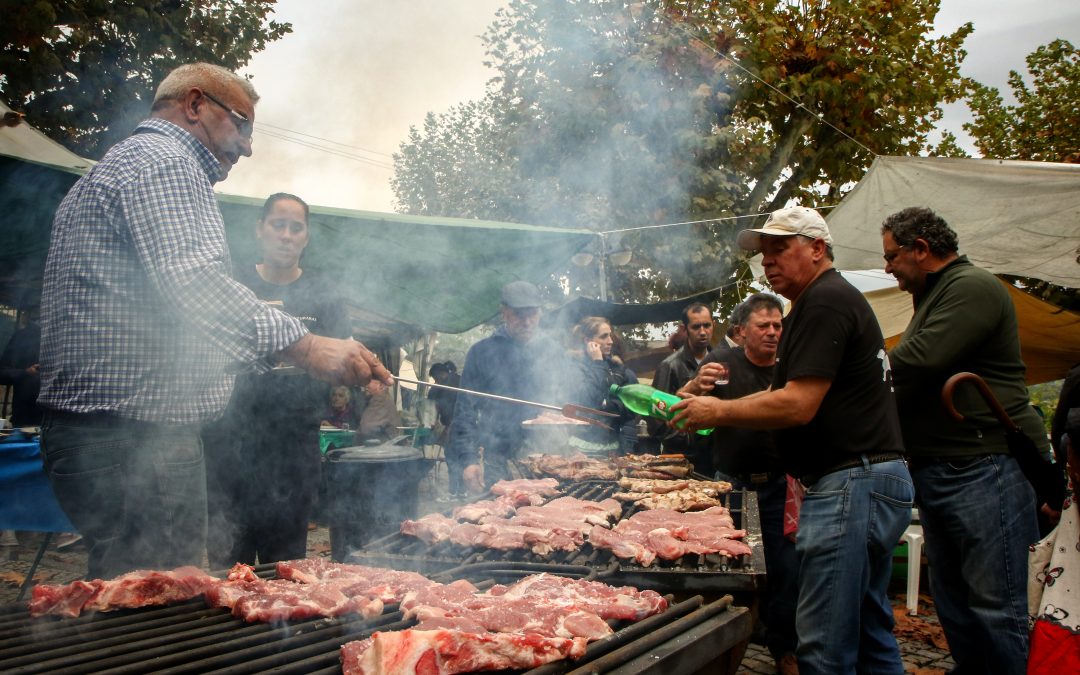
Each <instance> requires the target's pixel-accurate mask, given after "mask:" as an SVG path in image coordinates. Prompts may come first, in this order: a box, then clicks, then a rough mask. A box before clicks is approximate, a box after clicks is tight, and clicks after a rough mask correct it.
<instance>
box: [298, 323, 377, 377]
mask: <svg viewBox="0 0 1080 675" xmlns="http://www.w3.org/2000/svg"><path fill="white" fill-rule="evenodd" d="M281 354H282V356H284V357H285V358H286V359H288V360H290V361H292V362H293V363H295V364H296V365H298V366H300V367H301V368H303V369H304V370H306V371H308V373H310V374H311V376H312V377H316V378H318V379H320V380H325V381H327V382H330V383H331V384H344V385H346V386H350V387H360V386H364V385H366V384H367V383H368V382H370V381H371V380H372V379H375V380H378V381H380V382H382V383H384V384H386V385H391V384H393V382H394V381H393V379H392V378H391V377H390V371H388V370H387V369H386V367H385V366H383V364H382V363H381V362H380V361H379V359H378V357H377V356H375V354H374V353H373V352H372V351H371V350H369V349H368V348H367V347H365V346H364V345H362V344H361V343H359V342H357V341H355V340H338V339H336V338H329V337H323V336H321V335H314V334H312V333H308V334H307V335H305V336H304V337H302V338H300V339H299V340H297V341H296V342H294V343H292V344H291V345H289V346H288V347H286V348H285V349H283V350H282V351H281Z"/></svg>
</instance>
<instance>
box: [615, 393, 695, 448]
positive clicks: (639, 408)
mask: <svg viewBox="0 0 1080 675" xmlns="http://www.w3.org/2000/svg"><path fill="white" fill-rule="evenodd" d="M609 394H610V395H611V396H614V397H616V398H618V399H619V400H620V401H622V404H623V405H625V406H626V407H627V408H629V409H630V410H632V411H634V412H636V413H637V414H639V415H647V416H649V417H655V418H656V419H658V420H664V421H670V420H671V418H672V417H674V416H675V415H674V414H673V413H672V412H671V406H673V405H675V404H676V403H678V402H679V401H681V400H682V399H680V398H679V397H678V396H676V395H675V394H669V393H667V392H664V391H660V390H659V389H656V388H654V387H650V386H648V385H646V384H624V385H622V386H621V387H620V386H619V385H617V384H613V385H611V389H610V390H609ZM677 426H678V427H680V428H681V427H682V426H683V424H678V425H677ZM712 431H713V430H712V429H698V431H697V433H698V434H701V435H702V436H708V435H709V434H711V433H712Z"/></svg>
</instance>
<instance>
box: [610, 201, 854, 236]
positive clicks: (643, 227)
mask: <svg viewBox="0 0 1080 675" xmlns="http://www.w3.org/2000/svg"><path fill="white" fill-rule="evenodd" d="M837 206H839V204H828V205H825V206H811V207H808V208H812V209H814V210H815V211H825V210H828V209H835V208H836V207H837ZM767 215H769V214H767V213H752V214H749V215H743V216H724V217H723V218H706V219H705V220H684V221H682V222H680V223H660V224H658V225H637V226H635V227H623V228H620V229H618V230H603V231H602V232H597V234H598V235H601V236H603V235H606V234H617V233H619V232H637V231H639V230H655V229H658V228H662V227H676V226H679V225H702V224H704V223H723V222H727V221H732V220H742V219H745V218H760V217H762V216H767Z"/></svg>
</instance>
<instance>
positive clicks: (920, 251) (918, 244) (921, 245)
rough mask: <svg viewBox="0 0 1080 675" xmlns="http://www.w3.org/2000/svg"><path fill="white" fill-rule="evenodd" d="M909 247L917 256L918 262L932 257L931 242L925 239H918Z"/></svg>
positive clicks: (913, 254)
mask: <svg viewBox="0 0 1080 675" xmlns="http://www.w3.org/2000/svg"><path fill="white" fill-rule="evenodd" d="M908 248H910V249H911V255H912V256H914V257H915V261H916V262H922V261H923V260H926V259H927V258H929V257H930V242H928V241H926V240H925V239H922V238H918V239H916V240H915V241H913V242H911V246H909V247H908Z"/></svg>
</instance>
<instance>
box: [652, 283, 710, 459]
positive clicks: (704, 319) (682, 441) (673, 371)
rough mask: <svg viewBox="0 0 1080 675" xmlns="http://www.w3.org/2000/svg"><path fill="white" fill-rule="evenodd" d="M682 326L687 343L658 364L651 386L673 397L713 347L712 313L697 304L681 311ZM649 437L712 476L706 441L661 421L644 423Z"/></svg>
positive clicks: (664, 450)
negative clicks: (684, 455)
mask: <svg viewBox="0 0 1080 675" xmlns="http://www.w3.org/2000/svg"><path fill="white" fill-rule="evenodd" d="M682 324H683V326H684V327H685V328H686V344H685V345H683V346H682V347H680V348H679V350H678V351H676V352H675V353H674V354H671V355H670V356H668V357H667V358H666V359H664V360H663V362H661V364H660V365H659V366H657V368H656V372H655V373H653V381H652V383H653V386H654V387H656V388H657V389H659V390H660V391H666V392H667V393H669V394H674V393H675V392H677V391H679V389H681V388H682V387H683V385H685V384H686V383H687V382H689V381H690V380H692V379H693V378H694V374H695V373H697V369H698V366H699V365H701V362H702V360H704V358H705V357H706V356H707V355H708V353H709V348H710V347H711V346H712V334H713V317H712V311H711V310H709V308H708V307H707V306H705V305H703V304H702V303H700V302H695V303H693V304H692V305H687V307H686V308H685V309H683V313H682ZM646 424H647V425H648V427H649V435H650V436H652V437H653V438H654V439H656V440H657V441H659V442H660V444H661V447H662V452H669V453H683V454H686V455H688V456H690V459H691V461H692V462H693V463H694V468H695V470H697V471H698V472H700V473H704V474H706V475H709V476H711V475H712V474H713V473H715V469H714V468H713V463H712V450H711V448H710V444H709V441H708V439H707V438H705V437H703V436H698V435H693V436H694V437H693V438H691V437H689V436H688V435H687V434H686V432H683V431H679V430H678V429H672V428H671V427H669V426H668V425H666V424H664V422H663V420H658V419H654V418H649V419H648V420H646Z"/></svg>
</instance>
